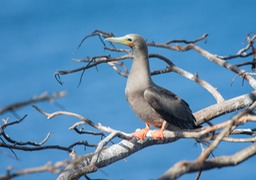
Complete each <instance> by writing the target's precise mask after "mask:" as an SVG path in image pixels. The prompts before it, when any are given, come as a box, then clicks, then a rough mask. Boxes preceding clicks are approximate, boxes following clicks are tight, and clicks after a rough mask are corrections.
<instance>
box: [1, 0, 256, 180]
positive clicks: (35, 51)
mask: <svg viewBox="0 0 256 180" xmlns="http://www.w3.org/2000/svg"><path fill="white" fill-rule="evenodd" d="M255 6H256V1H253V0H245V1H239V0H225V1H218V3H217V2H216V1H203V0H195V1H189V0H171V1H167V0H163V1H155V0H150V1H142V0H141V1H140V0H138V1H131V0H129V1H128V0H123V1H118V0H109V1H100V0H76V1H66V2H64V1H60V0H57V1H50V0H44V1H32V0H23V1H13V0H2V1H1V2H0V57H1V66H0V83H1V88H0V108H3V107H4V106H6V105H8V104H12V103H15V102H20V101H24V100H28V99H30V98H32V97H34V96H38V95H40V94H42V93H43V92H46V91H47V92H49V93H50V94H51V93H54V92H58V91H66V92H67V96H66V97H64V98H61V99H57V100H56V101H55V102H56V103H57V105H56V104H55V103H51V104H50V103H48V102H41V103H37V104H36V105H37V106H38V107H40V108H41V109H43V110H45V111H47V112H54V111H57V110H66V111H71V112H75V113H78V114H81V115H83V116H85V117H87V118H89V119H91V120H92V121H94V122H95V123H98V122H99V123H101V124H103V125H105V126H110V127H112V128H114V129H119V130H122V131H124V132H127V133H130V132H133V131H134V130H135V129H136V128H142V127H144V124H143V122H142V121H141V120H139V118H137V117H136V116H135V114H134V113H133V112H132V110H131V109H130V107H129V105H128V103H127V102H126V100H125V94H124V89H125V83H126V79H125V78H123V77H121V76H119V75H118V74H117V73H116V72H115V71H114V70H113V69H112V68H111V67H110V66H109V65H107V64H103V65H100V66H98V69H96V68H92V69H89V70H87V71H85V73H84V76H83V79H82V83H81V85H80V86H79V87H78V83H79V79H80V75H81V72H79V73H75V74H70V75H66V76H62V77H61V78H62V81H63V82H64V84H63V86H61V85H60V84H59V83H58V82H57V81H56V79H55V77H54V73H55V72H56V71H57V70H68V69H74V68H78V67H81V66H84V65H85V64H82V63H76V62H74V61H72V59H73V58H77V59H85V58H86V57H87V56H90V57H93V56H96V55H109V54H111V55H112V56H117V55H120V54H114V53H112V52H109V51H105V50H104V47H103V44H102V43H101V41H100V40H99V38H98V37H93V38H90V39H88V40H86V41H85V42H84V43H83V45H82V46H81V48H80V49H79V50H78V51H76V48H77V46H78V45H79V43H80V41H81V40H82V39H83V38H84V37H85V36H86V35H88V34H90V33H92V32H93V31H94V30H96V29H99V30H102V31H105V32H112V33H114V35H115V36H123V35H125V34H128V33H137V34H140V35H142V36H143V37H144V38H145V39H146V40H147V41H155V42H159V43H164V42H166V41H168V40H171V39H186V40H194V39H196V38H198V37H201V36H202V35H203V34H205V33H208V34H209V37H208V38H207V42H206V43H205V42H204V41H202V42H199V43H198V45H199V46H201V47H203V48H205V49H206V50H208V51H210V52H211V53H213V54H218V55H229V54H235V53H236V52H237V51H238V50H239V49H241V48H243V47H244V46H245V45H246V41H245V36H246V35H247V34H248V33H250V32H255V30H256V26H255V17H254V12H255ZM116 47H122V48H125V47H124V46H121V45H116ZM149 52H150V53H160V54H162V55H165V56H166V57H168V58H170V59H171V60H172V61H173V62H174V63H175V64H176V65H177V66H179V67H181V68H183V69H185V70H187V71H189V72H191V73H196V72H197V73H198V74H199V77H201V78H202V79H204V80H206V81H208V82H209V83H211V84H212V85H213V86H214V87H216V88H217V89H218V90H219V91H220V92H221V93H222V95H223V96H224V98H225V99H229V98H232V97H235V96H238V95H242V94H245V93H249V92H250V91H252V90H253V89H252V88H251V87H250V86H249V85H248V84H247V83H246V82H245V84H244V85H243V86H242V80H241V78H237V79H236V80H235V81H234V83H233V85H232V86H231V82H232V79H233V78H234V77H235V74H234V73H232V72H230V71H228V70H226V69H224V68H220V67H219V66H218V65H215V64H214V63H212V62H210V61H208V60H207V59H206V58H204V57H202V56H200V55H198V54H197V53H195V52H193V51H188V52H175V51H168V50H161V49H157V48H150V49H149ZM246 60H247V61H250V60H252V57H249V58H247V59H236V60H232V62H233V63H239V62H242V61H246ZM124 64H125V65H126V66H127V67H130V65H131V60H125V61H124ZM150 64H151V70H156V69H159V68H161V69H162V68H165V67H166V66H167V65H166V64H164V63H163V62H161V61H158V60H151V62H150ZM244 68H245V69H246V70H247V71H250V67H244ZM153 79H154V81H155V82H156V83H157V84H158V85H160V86H163V87H165V88H167V89H169V90H171V91H173V92H175V93H176V94H177V95H179V96H180V97H182V98H183V99H184V100H186V101H187V102H188V103H189V104H190V107H191V109H192V111H193V112H195V111H197V110H200V109H202V108H204V107H207V106H209V105H211V104H214V103H215V100H214V98H213V97H212V96H211V95H210V94H209V93H208V92H207V91H206V90H204V89H203V88H201V87H200V86H199V85H197V84H196V83H194V82H192V81H189V80H187V79H185V78H184V77H181V76H180V75H177V74H175V73H168V74H164V75H158V76H154V77H153ZM60 106H61V107H60ZM15 114H16V116H14V114H13V113H5V114H2V115H1V117H0V118H1V119H8V118H9V121H10V122H12V121H15V120H17V119H18V117H17V116H19V117H22V116H24V115H25V114H27V115H28V117H27V118H26V119H25V120H24V121H23V122H22V123H21V124H19V125H16V126H12V127H9V128H8V129H6V133H8V135H9V136H10V137H12V138H13V139H15V140H17V141H35V142H40V141H42V140H43V139H44V138H45V136H46V134H47V133H48V132H52V133H53V134H52V135H51V137H50V139H49V140H48V141H47V143H46V145H54V144H59V145H62V146H69V145H70V144H72V143H74V142H76V141H81V140H87V141H88V142H89V143H91V144H97V142H98V141H99V140H100V137H94V136H90V135H78V134H76V133H75V132H74V131H69V130H68V128H69V127H70V126H71V125H73V124H74V123H75V122H77V121H78V120H77V119H75V118H72V117H65V116H60V117H56V118H53V119H50V120H48V119H46V118H45V117H44V116H43V115H41V114H40V113H39V112H37V111H36V110H35V109H33V108H32V107H31V106H27V107H25V108H21V109H19V110H18V111H16V112H15ZM231 116H232V115H231V114H227V115H225V116H223V117H221V118H218V119H216V120H214V121H212V122H213V123H217V122H220V121H224V120H227V119H228V118H229V117H231ZM2 123H3V122H2ZM84 128H85V129H86V130H87V129H88V127H87V126H84ZM115 142H119V140H118V139H117V140H116V141H115ZM248 145H249V144H234V143H224V142H222V143H221V144H220V146H219V147H218V148H217V149H216V150H215V152H214V154H215V156H220V155H230V154H233V153H235V152H237V151H239V150H241V149H242V148H244V147H247V146H248ZM75 150H76V151H77V154H78V155H82V154H85V153H89V152H92V151H94V149H93V148H84V147H82V146H77V147H75ZM200 152H201V150H200V147H199V146H196V145H195V141H194V140H191V139H182V140H179V141H177V142H174V143H170V144H166V145H158V146H152V147H148V148H146V149H144V150H141V151H140V152H137V153H135V154H133V155H131V156H130V157H128V158H126V159H124V160H120V161H119V162H116V163H114V164H112V165H110V166H108V167H106V168H102V169H100V170H99V171H97V172H96V173H94V174H90V175H88V176H89V177H91V178H102V179H156V178H157V177H159V176H160V175H161V174H162V173H164V172H165V171H166V170H167V169H168V168H169V167H171V166H172V165H173V164H175V163H176V162H178V161H180V160H194V159H195V158H196V157H197V156H198V155H199V154H200ZM15 153H16V154H17V156H18V158H19V160H16V159H15V158H14V157H13V154H12V153H11V152H10V150H8V149H4V148H1V149H0V174H1V175H3V174H5V172H6V168H7V167H9V166H12V167H13V170H14V171H19V170H22V169H24V168H31V167H37V166H42V165H45V164H46V163H47V162H53V163H54V162H57V161H62V160H65V159H69V154H68V153H67V152H64V151H59V150H45V151H37V152H24V151H19V150H15ZM255 160H256V159H255V157H253V158H251V159H250V160H247V161H246V162H244V163H243V164H241V165H238V166H236V167H229V168H222V169H215V170H211V171H206V172H203V173H202V177H201V179H224V178H230V179H252V178H253V177H255V175H256V174H255V172H256V171H255ZM56 177H57V176H56V175H55V174H51V173H48V172H46V173H40V174H33V175H27V176H21V177H18V178H16V179H19V180H23V179H35V178H36V179H37V180H41V179H55V178H56ZM194 177H195V173H192V174H188V175H184V176H182V177H181V178H180V179H193V178H194Z"/></svg>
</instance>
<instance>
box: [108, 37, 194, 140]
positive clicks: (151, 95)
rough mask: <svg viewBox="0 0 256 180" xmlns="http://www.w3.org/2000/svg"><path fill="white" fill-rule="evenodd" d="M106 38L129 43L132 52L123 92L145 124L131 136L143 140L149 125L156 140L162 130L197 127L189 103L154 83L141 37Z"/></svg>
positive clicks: (146, 51)
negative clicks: (152, 127) (152, 128)
mask: <svg viewBox="0 0 256 180" xmlns="http://www.w3.org/2000/svg"><path fill="white" fill-rule="evenodd" d="M105 40H106V41H109V42H111V43H119V44H123V45H126V46H129V47H131V48H132V51H133V62H132V66H131V69H130V72H129V75H128V79H127V82H126V87H125V95H126V100H127V101H128V103H129V104H130V107H131V108H132V110H133V111H134V113H135V114H136V115H137V116H138V117H139V118H140V119H141V120H142V121H144V122H145V124H146V127H145V128H144V129H141V130H138V131H135V132H134V133H132V136H133V137H136V138H138V139H140V140H144V139H145V137H146V135H147V132H148V131H149V130H150V126H154V127H157V128H159V129H156V130H153V131H152V133H151V134H152V137H153V138H154V139H156V140H164V135H163V132H164V130H165V129H167V130H172V131H175V130H184V129H186V130H190V129H196V128H198V126H197V125H196V119H195V117H194V116H193V114H192V111H191V109H190V107H189V105H188V103H186V102H185V101H184V100H183V99H181V98H180V97H178V96H177V95H176V94H174V93H173V92H171V91H169V90H167V89H165V88H162V87H160V86H158V85H156V84H155V83H154V82H153V80H152V78H151V75H150V66H149V57H148V47H147V44H146V41H145V40H144V39H143V37H142V36H140V35H138V34H127V35H125V36H123V37H109V38H106V39H105Z"/></svg>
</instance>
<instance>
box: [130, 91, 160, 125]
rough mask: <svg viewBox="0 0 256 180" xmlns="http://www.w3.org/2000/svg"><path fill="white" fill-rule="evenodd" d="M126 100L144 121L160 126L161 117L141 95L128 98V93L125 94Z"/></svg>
mask: <svg viewBox="0 0 256 180" xmlns="http://www.w3.org/2000/svg"><path fill="white" fill-rule="evenodd" d="M127 101H128V102H129V104H130V106H131V108H132V110H133V111H134V112H135V114H136V115H137V116H138V117H139V118H140V119H141V120H143V121H144V122H145V123H147V124H148V125H151V126H156V127H161V126H162V124H163V122H164V120H163V119H161V117H160V116H159V115H158V114H157V113H156V112H155V111H154V110H153V108H152V107H151V106H150V105H149V104H148V103H147V102H146V100H145V99H144V96H143V95H141V96H132V98H130V97H129V95H127Z"/></svg>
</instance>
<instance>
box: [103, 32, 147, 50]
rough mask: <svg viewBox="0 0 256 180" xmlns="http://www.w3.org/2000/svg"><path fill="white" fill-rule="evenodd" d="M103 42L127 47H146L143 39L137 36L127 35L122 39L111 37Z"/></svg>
mask: <svg viewBox="0 0 256 180" xmlns="http://www.w3.org/2000/svg"><path fill="white" fill-rule="evenodd" d="M105 41H110V42H115V43H119V44H124V45H126V46H129V47H141V46H146V42H145V41H144V39H143V38H142V37H141V36H140V35H138V34H127V35H125V36H123V37H111V38H106V39H105Z"/></svg>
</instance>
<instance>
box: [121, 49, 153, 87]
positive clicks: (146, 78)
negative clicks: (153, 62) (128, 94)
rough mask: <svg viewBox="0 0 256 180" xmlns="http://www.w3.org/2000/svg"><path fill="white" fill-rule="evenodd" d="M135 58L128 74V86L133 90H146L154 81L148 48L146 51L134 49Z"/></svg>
mask: <svg viewBox="0 0 256 180" xmlns="http://www.w3.org/2000/svg"><path fill="white" fill-rule="evenodd" d="M133 51H134V59H133V63H132V66H131V70H130V73H129V76H128V80H127V84H126V87H130V88H132V89H129V90H131V91H139V90H142V91H144V90H145V89H146V88H148V87H149V85H150V84H151V83H152V80H151V76H150V70H149V61H148V51H147V48H145V49H144V51H141V50H139V49H133Z"/></svg>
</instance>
